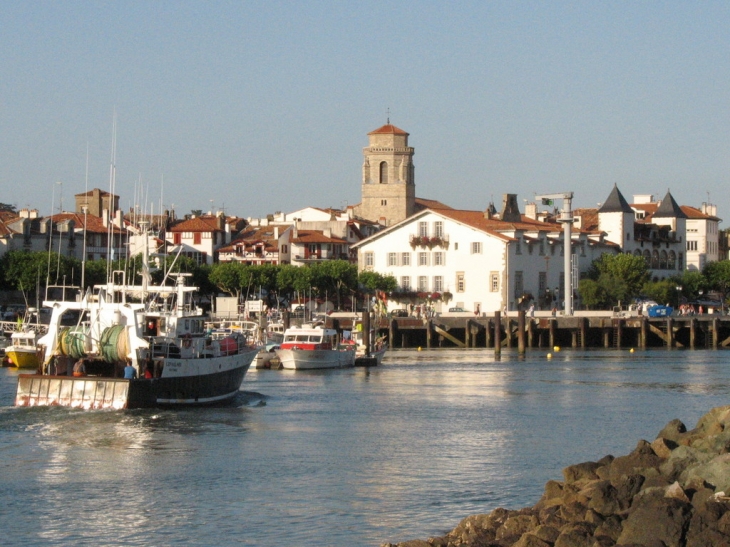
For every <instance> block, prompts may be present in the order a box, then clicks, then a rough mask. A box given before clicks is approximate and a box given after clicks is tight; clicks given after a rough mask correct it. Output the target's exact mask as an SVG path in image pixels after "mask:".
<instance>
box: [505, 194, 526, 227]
mask: <svg viewBox="0 0 730 547" xmlns="http://www.w3.org/2000/svg"><path fill="white" fill-rule="evenodd" d="M500 219H501V220H503V221H505V222H522V215H521V214H520V207H519V205H518V203H517V194H503V195H502V214H501V215H500Z"/></svg>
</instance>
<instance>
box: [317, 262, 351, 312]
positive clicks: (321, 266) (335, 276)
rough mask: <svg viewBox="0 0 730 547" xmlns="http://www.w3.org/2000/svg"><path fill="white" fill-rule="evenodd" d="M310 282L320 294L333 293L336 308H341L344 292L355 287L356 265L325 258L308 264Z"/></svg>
mask: <svg viewBox="0 0 730 547" xmlns="http://www.w3.org/2000/svg"><path fill="white" fill-rule="evenodd" d="M310 269H311V270H312V277H313V279H312V282H313V284H314V287H315V288H316V289H317V290H318V291H319V294H320V296H321V295H323V294H325V293H327V294H334V295H335V297H336V299H337V309H342V297H343V293H344V292H346V291H347V292H349V291H354V290H356V289H357V266H356V265H355V264H350V263H349V262H348V261H346V260H326V261H324V262H319V263H317V264H314V265H312V266H310Z"/></svg>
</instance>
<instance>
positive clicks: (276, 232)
mask: <svg viewBox="0 0 730 547" xmlns="http://www.w3.org/2000/svg"><path fill="white" fill-rule="evenodd" d="M274 239H275V240H277V241H279V227H278V226H274Z"/></svg>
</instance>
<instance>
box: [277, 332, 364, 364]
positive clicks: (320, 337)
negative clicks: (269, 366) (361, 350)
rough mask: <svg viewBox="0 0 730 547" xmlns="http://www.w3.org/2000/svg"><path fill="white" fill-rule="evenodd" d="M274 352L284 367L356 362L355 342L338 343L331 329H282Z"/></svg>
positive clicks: (337, 338)
mask: <svg viewBox="0 0 730 547" xmlns="http://www.w3.org/2000/svg"><path fill="white" fill-rule="evenodd" d="M276 355H277V357H278V358H279V361H280V362H281V366H282V367H283V368H287V369H320V368H339V367H351V366H353V365H354V364H355V345H354V344H348V345H340V344H339V337H338V334H337V331H336V330H334V329H325V328H322V326H316V327H293V328H289V329H287V330H286V332H284V340H283V341H282V343H281V347H280V348H279V349H277V350H276Z"/></svg>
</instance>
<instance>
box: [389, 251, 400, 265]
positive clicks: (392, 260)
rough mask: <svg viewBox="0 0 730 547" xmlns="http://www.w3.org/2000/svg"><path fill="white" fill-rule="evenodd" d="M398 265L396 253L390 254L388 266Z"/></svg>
mask: <svg viewBox="0 0 730 547" xmlns="http://www.w3.org/2000/svg"><path fill="white" fill-rule="evenodd" d="M397 265H398V255H397V254H396V253H388V266H397Z"/></svg>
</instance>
